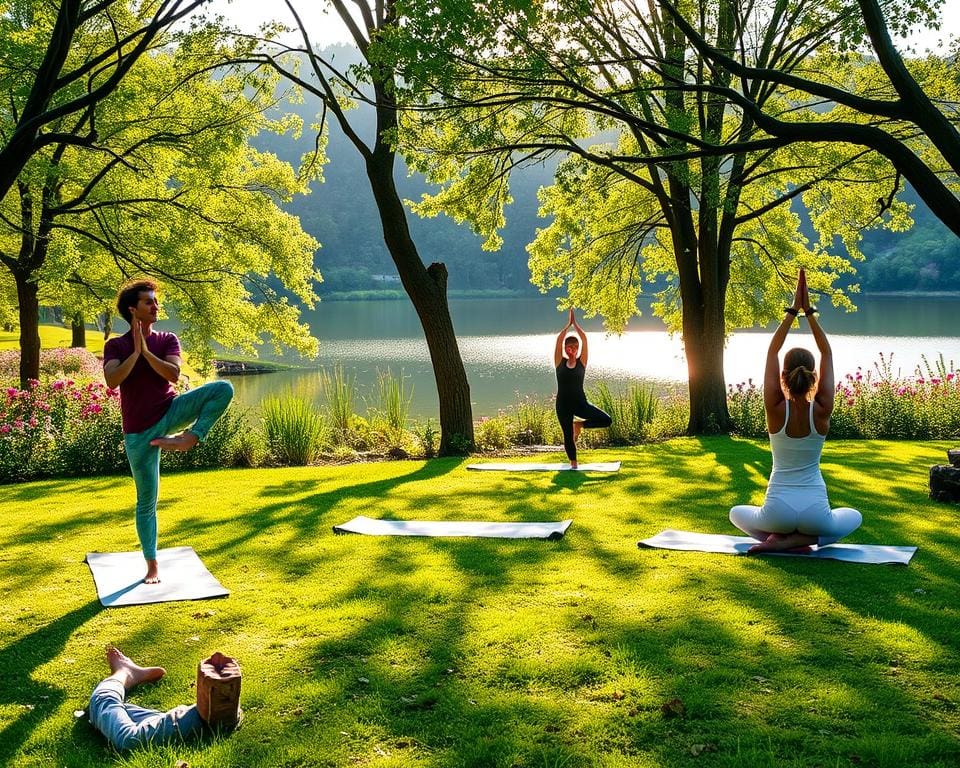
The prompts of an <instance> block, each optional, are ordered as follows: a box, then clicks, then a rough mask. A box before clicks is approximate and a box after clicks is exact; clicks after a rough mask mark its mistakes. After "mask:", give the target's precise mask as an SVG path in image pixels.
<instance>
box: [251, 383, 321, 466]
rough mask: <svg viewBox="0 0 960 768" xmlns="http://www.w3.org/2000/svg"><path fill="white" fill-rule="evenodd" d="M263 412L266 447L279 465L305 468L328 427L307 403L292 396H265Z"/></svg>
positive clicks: (316, 453)
mask: <svg viewBox="0 0 960 768" xmlns="http://www.w3.org/2000/svg"><path fill="white" fill-rule="evenodd" d="M262 409H263V410H262V413H263V429H264V432H265V433H266V436H267V445H268V446H269V447H270V453H271V454H272V455H273V457H274V458H275V459H276V460H277V461H278V462H279V463H281V464H291V465H293V466H305V465H307V464H309V463H310V462H312V461H313V460H314V459H316V458H317V456H318V455H319V454H320V451H321V450H322V449H323V446H324V443H325V442H326V438H327V426H326V424H325V423H324V420H323V416H321V414H320V413H319V412H317V411H316V410H315V409H314V407H313V404H312V403H311V402H310V401H309V400H307V399H306V398H303V397H295V396H294V395H291V394H288V395H284V396H281V397H268V398H266V399H265V400H264V401H263V406H262Z"/></svg>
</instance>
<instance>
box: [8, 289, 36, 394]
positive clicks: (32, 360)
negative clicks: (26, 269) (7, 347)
mask: <svg viewBox="0 0 960 768" xmlns="http://www.w3.org/2000/svg"><path fill="white" fill-rule="evenodd" d="M13 279H14V282H15V283H16V284H17V304H18V306H19V314H20V387H21V389H26V388H27V386H28V385H29V382H30V379H39V378H40V330H39V328H40V301H39V298H38V293H39V288H38V286H37V284H36V282H34V281H31V280H30V278H29V275H27V274H24V273H23V272H21V271H19V270H18V271H17V272H14V274H13Z"/></svg>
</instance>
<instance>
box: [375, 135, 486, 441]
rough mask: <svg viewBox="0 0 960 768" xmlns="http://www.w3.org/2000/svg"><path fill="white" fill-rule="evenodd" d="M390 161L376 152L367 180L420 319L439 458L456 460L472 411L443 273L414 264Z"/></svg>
mask: <svg viewBox="0 0 960 768" xmlns="http://www.w3.org/2000/svg"><path fill="white" fill-rule="evenodd" d="M394 159H395V155H394V153H393V151H392V150H390V149H389V148H388V147H386V146H385V145H384V146H379V147H378V148H377V150H375V151H374V152H373V154H372V155H370V156H369V157H368V158H367V166H366V167H367V176H368V178H369V180H370V187H371V189H372V190H373V196H374V199H375V200H376V203H377V210H378V211H379V213H380V222H381V224H382V226H383V239H384V242H385V243H386V246H387V249H388V250H389V251H390V255H391V257H392V258H393V262H394V264H396V265H397V272H398V273H399V275H400V282H401V283H402V284H403V287H404V290H405V291H406V292H407V295H408V296H409V297H410V301H411V302H412V303H413V306H414V309H416V312H417V316H418V317H419V318H420V325H421V326H422V327H423V335H424V338H426V341H427V348H428V349H429V350H430V361H431V363H432V365H433V373H434V378H435V380H436V384H437V397H438V399H439V402H440V449H439V455H441V456H448V455H456V454H462V453H465V452H467V451H469V450H471V449H472V448H473V409H472V406H471V403H470V383H469V381H468V380H467V372H466V369H465V368H464V367H463V358H462V357H461V356H460V347H459V345H458V344H457V335H456V333H455V332H454V328H453V320H452V318H451V317H450V308H449V306H448V304H447V268H446V266H444V265H443V264H439V263H434V264H431V265H430V267H429V268H425V267H424V265H423V261H421V259H420V255H419V253H418V252H417V247H416V245H415V244H414V242H413V239H412V238H411V236H410V230H409V228H408V226H407V217H406V211H405V210H404V208H403V203H402V201H401V199H400V195H399V193H398V192H397V188H396V184H395V182H394V178H393V167H394Z"/></svg>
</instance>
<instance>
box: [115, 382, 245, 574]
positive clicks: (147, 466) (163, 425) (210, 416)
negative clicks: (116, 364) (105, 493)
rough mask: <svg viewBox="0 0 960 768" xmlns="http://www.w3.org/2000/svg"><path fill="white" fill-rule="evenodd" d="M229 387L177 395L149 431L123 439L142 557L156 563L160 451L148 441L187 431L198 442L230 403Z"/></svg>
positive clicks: (218, 385)
mask: <svg viewBox="0 0 960 768" xmlns="http://www.w3.org/2000/svg"><path fill="white" fill-rule="evenodd" d="M232 399H233V385H232V384H230V382H229V381H213V382H210V383H209V384H204V385H203V386H202V387H197V388H196V389H191V390H190V391H189V392H184V393H183V394H182V395H177V396H176V397H175V398H173V401H172V402H171V403H170V408H169V409H167V412H166V413H165V414H164V416H163V418H162V419H160V421H158V422H157V423H156V424H154V425H153V426H152V427H150V428H149V429H145V430H144V431H143V432H131V433H127V434H125V435H124V436H123V445H124V448H126V451H127V461H129V462H130V471H131V472H132V473H133V482H134V483H135V484H136V486H137V536H138V537H139V539H140V547H141V548H142V549H143V557H144V559H146V560H156V559H157V496H158V494H159V492H160V449H159V448H158V447H156V446H155V445H150V441H151V440H154V439H156V438H158V437H163V436H164V435H170V434H174V433H176V432H180V431H182V430H184V429H187V428H188V427H189V428H190V431H191V432H193V434H195V435H196V436H197V437H198V438H200V440H201V442H202V441H203V440H204V439H206V437H207V432H209V431H210V427H212V426H213V425H214V423H215V422H216V420H217V419H219V418H220V417H221V416H222V415H223V412H224V411H225V410H227V406H228V405H230V400H232Z"/></svg>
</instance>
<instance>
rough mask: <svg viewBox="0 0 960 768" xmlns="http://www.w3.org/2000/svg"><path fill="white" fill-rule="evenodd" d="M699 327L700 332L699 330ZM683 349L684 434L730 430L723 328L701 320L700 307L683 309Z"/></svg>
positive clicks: (701, 310)
mask: <svg viewBox="0 0 960 768" xmlns="http://www.w3.org/2000/svg"><path fill="white" fill-rule="evenodd" d="M698 328H699V330H698ZM683 329H684V330H683V349H684V354H685V355H686V357H687V376H688V380H689V384H690V421H689V422H688V423H687V434H690V435H711V434H717V433H718V432H729V431H730V426H731V424H730V412H729V411H728V410H727V385H726V380H725V379H724V375H723V344H724V334H723V325H722V324H721V325H720V326H719V328H718V327H717V326H716V323H710V322H705V321H704V312H703V308H702V307H701V308H699V311H697V309H693V308H691V309H688V308H687V307H686V306H684V308H683Z"/></svg>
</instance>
